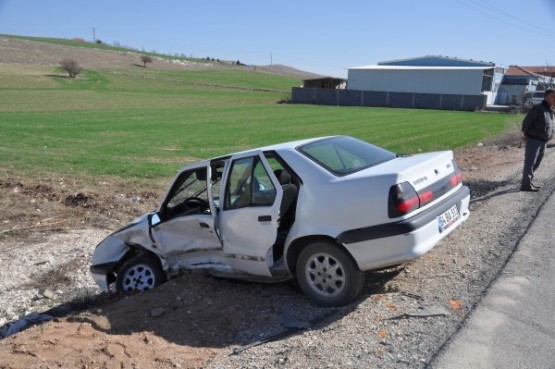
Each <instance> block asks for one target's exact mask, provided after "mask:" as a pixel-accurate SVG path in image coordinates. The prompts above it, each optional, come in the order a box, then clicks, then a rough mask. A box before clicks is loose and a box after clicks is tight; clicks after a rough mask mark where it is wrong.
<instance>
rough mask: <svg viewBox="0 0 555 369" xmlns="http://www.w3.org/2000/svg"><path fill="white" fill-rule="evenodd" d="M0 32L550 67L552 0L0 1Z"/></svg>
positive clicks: (316, 60)
mask: <svg viewBox="0 0 555 369" xmlns="http://www.w3.org/2000/svg"><path fill="white" fill-rule="evenodd" d="M0 34H10V35H23V36H37V37H56V38H67V39H72V38H83V39H85V40H87V41H93V40H95V39H96V40H101V41H102V42H104V43H106V44H110V45H121V46H129V47H132V48H135V49H138V50H144V51H156V52H159V53H170V54H178V55H182V54H183V55H186V56H192V57H197V58H205V57H210V58H215V59H221V60H232V61H237V60H239V61H241V62H242V63H244V64H249V65H269V64H283V65H287V66H291V67H294V68H297V69H301V70H304V71H308V72H313V73H317V74H321V75H325V76H333V77H340V78H346V77H347V70H348V68H350V67H357V66H365V65H374V64H377V63H378V62H380V61H389V60H396V59H408V58H414V57H420V56H425V55H442V56H449V57H457V58H461V59H473V60H483V61H491V62H494V63H496V64H498V65H502V66H505V67H508V66H509V65H520V66H546V65H548V66H553V65H555V49H554V48H553V44H554V36H555V0H526V1H522V0H518V1H517V0H397V1H384V0H381V1H372V0H341V1H339V0H335V1H331V0H277V1H265V0H179V1H178V0H88V1H83V0H71V1H70V0H0Z"/></svg>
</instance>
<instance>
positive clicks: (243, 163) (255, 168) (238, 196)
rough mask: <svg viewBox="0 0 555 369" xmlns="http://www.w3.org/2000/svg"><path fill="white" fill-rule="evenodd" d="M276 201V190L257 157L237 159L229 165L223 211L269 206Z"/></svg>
mask: <svg viewBox="0 0 555 369" xmlns="http://www.w3.org/2000/svg"><path fill="white" fill-rule="evenodd" d="M275 199H276V188H275V186H274V184H273V183H272V180H271V179H270V176H269V175H268V172H267V171H266V168H264V165H263V164H262V162H261V161H260V159H259V158H258V157H256V156H255V157H249V158H242V159H237V160H235V161H234V162H233V163H232V164H231V171H230V175H229V180H228V182H227V187H226V192H225V207H224V209H226V210H227V209H239V208H244V207H249V206H269V205H272V204H273V203H274V201H275Z"/></svg>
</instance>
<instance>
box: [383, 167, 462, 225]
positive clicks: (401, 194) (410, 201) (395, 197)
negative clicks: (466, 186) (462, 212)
mask: <svg viewBox="0 0 555 369" xmlns="http://www.w3.org/2000/svg"><path fill="white" fill-rule="evenodd" d="M453 166H454V169H455V171H454V172H453V173H452V174H451V175H449V176H448V177H446V178H443V179H442V180H440V181H438V182H436V183H434V184H433V185H431V186H428V187H426V188H423V189H422V190H420V191H419V192H416V190H415V189H414V187H412V185H411V184H410V183H409V182H403V183H400V184H397V185H395V186H391V188H390V189H389V201H388V214H389V217H390V218H396V217H400V216H402V215H405V214H408V213H410V212H411V211H413V210H416V209H418V208H420V207H422V206H424V205H426V204H429V203H431V202H432V201H434V200H435V199H438V198H440V197H441V196H443V195H444V194H446V193H447V192H449V191H451V190H452V189H453V188H455V187H457V186H458V185H459V184H460V183H461V182H462V172H461V171H460V169H459V168H457V165H456V164H455V163H454V162H453Z"/></svg>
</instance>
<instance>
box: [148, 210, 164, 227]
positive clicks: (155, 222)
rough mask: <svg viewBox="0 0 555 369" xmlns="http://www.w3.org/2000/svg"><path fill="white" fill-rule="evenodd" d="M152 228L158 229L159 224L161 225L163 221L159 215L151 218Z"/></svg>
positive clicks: (153, 215) (155, 214)
mask: <svg viewBox="0 0 555 369" xmlns="http://www.w3.org/2000/svg"><path fill="white" fill-rule="evenodd" d="M149 222H150V226H151V227H156V226H157V225H158V224H160V223H161V222H162V221H161V220H160V216H159V215H158V213H154V214H152V216H151V217H150V221H149Z"/></svg>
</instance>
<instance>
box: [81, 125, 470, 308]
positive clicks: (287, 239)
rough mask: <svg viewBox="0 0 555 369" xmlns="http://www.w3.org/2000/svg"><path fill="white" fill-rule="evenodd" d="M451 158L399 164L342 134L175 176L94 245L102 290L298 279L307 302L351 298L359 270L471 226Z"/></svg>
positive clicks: (399, 159) (397, 259)
mask: <svg viewBox="0 0 555 369" xmlns="http://www.w3.org/2000/svg"><path fill="white" fill-rule="evenodd" d="M469 201H470V192H469V189H468V187H465V186H463V185H462V176H461V172H460V170H459V169H458V168H457V165H456V164H455V162H454V159H453V153H452V152H451V151H441V152H432V153H422V154H417V155H403V156H400V155H396V154H394V153H392V152H390V151H387V150H385V149H382V148H380V147H377V146H374V145H371V144H369V143H366V142H363V141H360V140H358V139H355V138H352V137H347V136H334V137H325V138H315V139H307V140H302V141H296V142H288V143H283V144H278V145H274V146H268V147H262V148H258V149H253V150H249V151H245V152H240V153H235V154H230V155H226V156H222V157H218V158H214V159H211V160H205V161H201V162H198V163H195V164H190V165H187V166H185V167H183V168H182V169H181V170H180V171H179V173H178V174H177V177H176V178H175V180H174V182H173V184H172V185H171V187H170V188H169V190H168V191H167V194H166V195H165V196H164V198H163V199H162V201H161V203H160V205H159V207H158V208H157V209H156V211H154V212H152V213H149V214H145V215H143V216H142V217H140V218H138V219H135V220H134V221H133V222H132V223H131V224H129V225H127V226H126V227H124V228H122V229H120V230H118V231H116V232H114V233H112V234H111V235H109V236H108V237H107V238H106V239H104V240H103V241H102V242H101V243H100V244H99V245H98V246H97V247H96V250H95V252H94V255H93V259H92V266H91V272H92V275H93V277H94V279H95V281H96V282H97V284H98V285H99V286H100V288H101V289H102V290H103V291H106V292H111V291H114V290H116V291H130V290H146V289H150V288H153V287H155V286H157V285H159V284H160V283H163V282H164V281H166V279H167V278H168V277H172V276H175V275H177V274H178V273H179V272H180V271H181V270H191V269H203V270H205V271H208V272H209V273H210V274H211V275H214V276H218V277H231V278H241V279H247V280H254V281H273V282H275V281H284V280H288V279H292V278H295V279H296V280H297V281H298V284H299V286H300V287H301V289H302V290H303V291H304V293H305V294H306V295H308V296H309V297H310V298H311V299H312V300H313V301H314V302H316V303H317V304H320V305H324V306H339V305H344V304H347V303H349V302H351V301H353V300H354V299H355V298H356V297H357V295H358V294H359V293H360V291H361V289H362V286H363V281H364V273H363V272H364V271H368V270H372V269H376V268H382V267H387V266H392V265H398V264H401V263H404V262H407V261H410V260H413V259H415V258H417V257H419V256H421V255H423V254H424V253H426V252H428V251H429V250H431V249H432V248H433V247H434V246H435V245H436V244H437V242H438V241H440V240H441V239H443V238H444V237H445V236H447V235H448V234H449V233H450V232H452V231H453V230H454V229H455V228H457V227H458V226H459V225H460V224H461V223H462V222H464V221H465V220H466V219H467V218H468V216H469V210H468V204H469Z"/></svg>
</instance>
